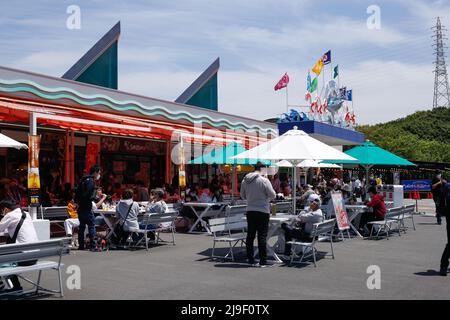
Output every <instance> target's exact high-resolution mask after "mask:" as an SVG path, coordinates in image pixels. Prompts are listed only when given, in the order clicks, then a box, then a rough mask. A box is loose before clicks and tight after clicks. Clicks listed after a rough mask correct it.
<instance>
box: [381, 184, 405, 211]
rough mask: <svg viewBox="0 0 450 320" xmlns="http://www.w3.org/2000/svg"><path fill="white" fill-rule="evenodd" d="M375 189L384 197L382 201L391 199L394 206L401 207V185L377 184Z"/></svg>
mask: <svg viewBox="0 0 450 320" xmlns="http://www.w3.org/2000/svg"><path fill="white" fill-rule="evenodd" d="M377 191H378V193H380V194H381V195H382V196H383V197H384V201H392V202H393V203H394V207H402V206H403V205H404V204H403V186H402V185H393V184H383V185H378V186H377Z"/></svg>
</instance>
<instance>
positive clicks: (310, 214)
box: [294, 208, 323, 234]
mask: <svg viewBox="0 0 450 320" xmlns="http://www.w3.org/2000/svg"><path fill="white" fill-rule="evenodd" d="M294 219H295V220H297V221H300V222H303V223H305V232H306V233H308V234H310V233H311V231H312V229H313V224H315V223H319V222H322V221H323V214H322V210H320V209H317V210H316V211H312V210H311V208H308V209H306V211H302V212H301V213H300V214H299V215H298V216H297V217H295V218H294Z"/></svg>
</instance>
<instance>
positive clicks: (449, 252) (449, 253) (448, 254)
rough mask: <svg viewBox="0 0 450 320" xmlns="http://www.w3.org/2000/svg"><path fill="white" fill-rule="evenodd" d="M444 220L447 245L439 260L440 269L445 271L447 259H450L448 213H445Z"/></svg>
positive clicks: (447, 263) (449, 219) (449, 222)
mask: <svg viewBox="0 0 450 320" xmlns="http://www.w3.org/2000/svg"><path fill="white" fill-rule="evenodd" d="M445 220H446V224H447V226H446V228H447V245H446V246H445V249H444V252H443V253H442V258H441V269H445V270H447V268H448V265H449V261H448V260H449V259H450V225H449V224H450V216H449V213H448V212H447V215H446V216H445Z"/></svg>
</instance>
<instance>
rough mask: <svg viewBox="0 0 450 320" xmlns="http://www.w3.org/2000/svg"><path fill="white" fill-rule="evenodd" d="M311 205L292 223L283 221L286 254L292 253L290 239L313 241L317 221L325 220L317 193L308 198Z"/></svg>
mask: <svg viewBox="0 0 450 320" xmlns="http://www.w3.org/2000/svg"><path fill="white" fill-rule="evenodd" d="M308 203H309V207H308V208H307V209H306V210H305V211H302V212H301V213H300V214H299V215H298V216H296V217H295V218H294V219H293V220H292V221H291V224H290V225H289V224H287V223H282V224H281V228H282V229H283V231H284V239H285V246H284V255H285V256H290V255H291V245H290V244H288V242H289V241H292V240H293V239H297V240H299V241H306V242H311V241H312V239H311V231H312V229H313V225H314V224H315V223H319V222H322V221H323V214H322V210H320V197H319V196H318V195H317V194H311V195H310V196H309V198H308Z"/></svg>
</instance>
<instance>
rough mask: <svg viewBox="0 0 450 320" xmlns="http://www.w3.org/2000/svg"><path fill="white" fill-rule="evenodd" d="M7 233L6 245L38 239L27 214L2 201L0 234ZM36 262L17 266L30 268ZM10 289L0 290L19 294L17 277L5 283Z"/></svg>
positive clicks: (0, 206)
mask: <svg viewBox="0 0 450 320" xmlns="http://www.w3.org/2000/svg"><path fill="white" fill-rule="evenodd" d="M4 232H5V233H8V234H9V237H10V239H9V240H8V243H26V242H36V241H38V237H37V235H36V230H35V229H34V225H33V221H32V220H31V217H30V215H29V214H28V213H25V212H22V210H21V209H20V208H16V204H15V202H12V201H8V200H3V201H0V233H4ZM36 262H37V260H31V261H22V262H18V263H17V265H18V266H30V265H33V264H35V263H36ZM0 282H1V281H0ZM5 282H6V283H8V285H10V286H11V285H12V287H11V288H3V289H1V288H0V291H2V290H3V292H5V291H8V292H20V291H22V290H23V289H22V286H21V285H20V282H19V279H18V278H17V276H15V275H14V276H11V277H9V278H8V279H6V281H5Z"/></svg>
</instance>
